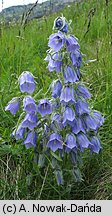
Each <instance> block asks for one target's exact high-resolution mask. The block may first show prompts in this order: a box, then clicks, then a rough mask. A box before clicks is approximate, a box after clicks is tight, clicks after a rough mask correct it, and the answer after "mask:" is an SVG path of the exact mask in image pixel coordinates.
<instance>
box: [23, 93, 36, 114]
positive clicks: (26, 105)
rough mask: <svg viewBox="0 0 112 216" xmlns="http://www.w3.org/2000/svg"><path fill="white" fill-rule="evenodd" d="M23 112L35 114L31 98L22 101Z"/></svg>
mask: <svg viewBox="0 0 112 216" xmlns="http://www.w3.org/2000/svg"><path fill="white" fill-rule="evenodd" d="M23 106H24V110H25V111H26V112H28V113H32V112H36V109H37V106H36V104H35V101H34V99H33V98H32V97H31V96H26V97H25V98H24V99H23Z"/></svg>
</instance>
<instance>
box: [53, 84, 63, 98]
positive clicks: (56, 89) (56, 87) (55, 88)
mask: <svg viewBox="0 0 112 216" xmlns="http://www.w3.org/2000/svg"><path fill="white" fill-rule="evenodd" d="M61 90H62V83H61V81H60V80H56V81H54V82H53V83H52V97H54V98H57V97H60V94H61Z"/></svg>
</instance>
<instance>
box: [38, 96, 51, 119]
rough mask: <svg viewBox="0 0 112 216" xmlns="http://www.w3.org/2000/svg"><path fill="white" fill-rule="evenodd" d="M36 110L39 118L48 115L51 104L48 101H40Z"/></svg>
mask: <svg viewBox="0 0 112 216" xmlns="http://www.w3.org/2000/svg"><path fill="white" fill-rule="evenodd" d="M37 109H38V112H39V113H40V114H41V116H45V115H49V114H51V113H52V104H51V102H50V101H49V100H48V99H41V100H40V102H39V104H38V107H37Z"/></svg>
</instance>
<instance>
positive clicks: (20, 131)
mask: <svg viewBox="0 0 112 216" xmlns="http://www.w3.org/2000/svg"><path fill="white" fill-rule="evenodd" d="M24 134H25V128H23V127H22V126H21V124H20V125H19V126H18V128H17V129H15V130H14V131H13V132H12V134H11V136H14V137H15V139H16V140H19V139H23V137H24Z"/></svg>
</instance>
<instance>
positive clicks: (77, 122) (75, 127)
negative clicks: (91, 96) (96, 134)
mask: <svg viewBox="0 0 112 216" xmlns="http://www.w3.org/2000/svg"><path fill="white" fill-rule="evenodd" d="M72 132H73V133H74V134H78V133H79V132H83V133H85V128H84V125H83V123H82V121H81V119H80V118H78V117H77V118H76V120H75V121H74V125H73V127H72Z"/></svg>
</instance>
